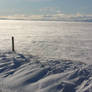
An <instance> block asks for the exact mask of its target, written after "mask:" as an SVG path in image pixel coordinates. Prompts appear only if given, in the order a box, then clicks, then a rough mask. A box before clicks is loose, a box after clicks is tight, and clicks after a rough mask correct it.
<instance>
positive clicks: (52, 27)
mask: <svg viewBox="0 0 92 92" xmlns="http://www.w3.org/2000/svg"><path fill="white" fill-rule="evenodd" d="M12 35H13V36H14V37H15V49H16V52H11V36H12ZM0 92H92V23H87V22H86V23H84V22H56V21H53V22H50V21H15V20H5V21H4V20H1V21H0Z"/></svg>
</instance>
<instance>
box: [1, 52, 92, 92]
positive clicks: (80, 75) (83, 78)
mask: <svg viewBox="0 0 92 92" xmlns="http://www.w3.org/2000/svg"><path fill="white" fill-rule="evenodd" d="M0 91H1V92H91V91H92V65H87V64H85V63H82V62H78V61H76V62H74V61H72V60H53V59H50V60H47V61H44V62H43V61H39V59H37V58H36V57H35V56H32V55H23V54H19V53H12V52H6V53H1V54H0Z"/></svg>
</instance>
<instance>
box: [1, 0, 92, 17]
mask: <svg viewBox="0 0 92 92" xmlns="http://www.w3.org/2000/svg"><path fill="white" fill-rule="evenodd" d="M16 15H22V16H31V18H33V19H35V18H38V19H40V18H43V17H45V18H50V17H53V19H57V18H58V19H60V18H63V19H64V18H66V17H67V18H71V17H73V18H74V17H79V18H80V17H83V18H84V16H86V18H92V0H0V16H16Z"/></svg>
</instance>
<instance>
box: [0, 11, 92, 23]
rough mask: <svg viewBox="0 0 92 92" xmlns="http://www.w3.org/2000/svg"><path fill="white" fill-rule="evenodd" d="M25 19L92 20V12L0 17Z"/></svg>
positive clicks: (1, 17)
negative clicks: (85, 13)
mask: <svg viewBox="0 0 92 92" xmlns="http://www.w3.org/2000/svg"><path fill="white" fill-rule="evenodd" d="M3 18H6V19H24V20H76V21H77V20H81V21H83V20H91V21H92V14H87V15H84V14H80V13H76V14H63V13H56V14H47V15H30V16H26V15H19V14H17V15H14V16H0V19H3Z"/></svg>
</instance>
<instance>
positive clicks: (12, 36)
mask: <svg viewBox="0 0 92 92" xmlns="http://www.w3.org/2000/svg"><path fill="white" fill-rule="evenodd" d="M12 51H13V52H14V51H15V49H14V37H13V36H12Z"/></svg>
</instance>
